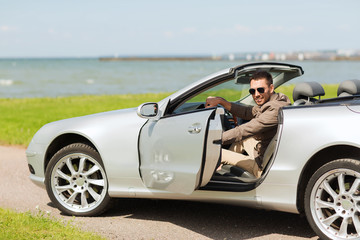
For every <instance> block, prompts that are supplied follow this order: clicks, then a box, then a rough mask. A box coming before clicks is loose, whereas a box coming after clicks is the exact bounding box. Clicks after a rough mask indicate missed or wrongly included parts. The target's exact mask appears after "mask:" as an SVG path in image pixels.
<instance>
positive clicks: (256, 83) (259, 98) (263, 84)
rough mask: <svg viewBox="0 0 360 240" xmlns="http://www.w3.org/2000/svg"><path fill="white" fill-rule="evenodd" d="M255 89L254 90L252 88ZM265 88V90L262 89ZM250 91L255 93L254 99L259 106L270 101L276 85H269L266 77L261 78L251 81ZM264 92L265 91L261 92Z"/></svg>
mask: <svg viewBox="0 0 360 240" xmlns="http://www.w3.org/2000/svg"><path fill="white" fill-rule="evenodd" d="M252 89H254V90H255V92H254V90H252ZM262 90H263V91H262ZM250 91H253V92H254V93H253V94H251V95H252V97H253V99H254V101H255V102H256V104H257V105H258V106H262V105H263V104H265V103H266V102H268V101H269V99H270V97H271V95H272V94H273V93H274V85H272V84H271V85H270V86H269V85H268V82H267V80H266V79H265V78H260V79H257V80H251V81H250ZM261 92H263V93H261Z"/></svg>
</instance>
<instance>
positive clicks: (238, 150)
mask: <svg viewBox="0 0 360 240" xmlns="http://www.w3.org/2000/svg"><path fill="white" fill-rule="evenodd" d="M258 142H259V141H257V140H255V139H254V138H247V139H245V140H244V141H241V142H237V143H233V144H232V145H231V146H230V148H229V150H227V149H222V152H221V154H222V157H221V163H223V164H230V165H234V166H237V167H240V168H242V169H244V170H246V171H248V172H250V173H252V174H253V175H254V176H255V177H256V178H259V177H260V176H261V173H262V170H261V169H260V168H259V166H258V165H257V163H256V162H255V156H254V151H255V147H256V144H257V143H258ZM245 152H246V153H247V154H248V155H245V154H243V153H245Z"/></svg>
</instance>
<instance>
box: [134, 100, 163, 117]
mask: <svg viewBox="0 0 360 240" xmlns="http://www.w3.org/2000/svg"><path fill="white" fill-rule="evenodd" d="M158 113H159V106H158V104H157V103H143V104H141V105H140V106H139V107H138V109H137V114H138V116H139V117H142V118H148V119H151V118H155V117H156V116H157V115H158Z"/></svg>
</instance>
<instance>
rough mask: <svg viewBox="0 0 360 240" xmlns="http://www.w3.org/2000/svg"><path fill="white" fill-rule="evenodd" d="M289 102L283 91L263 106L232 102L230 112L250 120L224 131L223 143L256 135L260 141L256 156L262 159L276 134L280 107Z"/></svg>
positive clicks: (238, 140) (275, 94) (274, 95)
mask: <svg viewBox="0 0 360 240" xmlns="http://www.w3.org/2000/svg"><path fill="white" fill-rule="evenodd" d="M289 104H290V99H289V98H288V97H287V96H286V95H284V94H282V93H274V94H273V95H272V96H271V97H270V100H269V101H268V102H267V103H265V104H264V105H262V106H246V105H240V104H235V103H232V104H231V109H230V112H231V113H232V114H233V115H235V116H237V117H239V118H241V119H244V120H249V122H247V123H244V124H242V125H239V126H237V127H235V128H233V129H230V130H228V131H226V132H224V133H223V135H222V142H223V144H230V143H234V142H240V141H241V140H243V139H246V138H248V137H254V138H255V139H256V140H258V141H259V143H258V145H257V147H256V149H255V152H256V156H258V157H260V158H261V159H262V157H263V156H264V152H265V150H266V148H267V146H268V145H269V143H270V141H271V139H272V138H273V137H274V136H275V134H276V131H277V126H278V113H279V109H280V108H281V107H283V106H286V105H289Z"/></svg>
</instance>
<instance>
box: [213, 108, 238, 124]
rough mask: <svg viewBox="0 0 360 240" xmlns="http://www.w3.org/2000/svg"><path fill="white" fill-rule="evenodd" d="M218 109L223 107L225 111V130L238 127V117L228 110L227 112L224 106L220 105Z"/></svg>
mask: <svg viewBox="0 0 360 240" xmlns="http://www.w3.org/2000/svg"><path fill="white" fill-rule="evenodd" d="M218 107H221V108H222V109H224V112H225V114H224V127H225V130H228V129H231V128H234V127H236V126H237V125H238V120H237V117H236V116H233V115H232V114H231V113H230V112H229V111H228V110H226V109H225V108H224V107H223V106H222V105H218Z"/></svg>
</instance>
